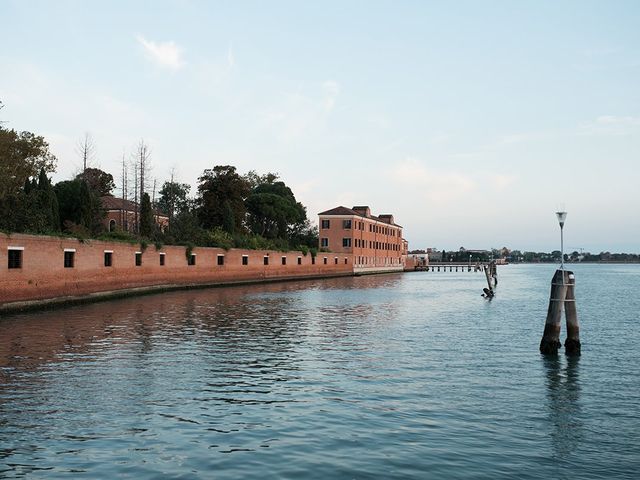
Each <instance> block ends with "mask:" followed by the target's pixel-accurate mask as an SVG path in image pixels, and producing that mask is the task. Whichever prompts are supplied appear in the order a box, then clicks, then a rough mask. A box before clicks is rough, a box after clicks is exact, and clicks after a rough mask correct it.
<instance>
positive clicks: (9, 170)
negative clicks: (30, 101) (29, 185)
mask: <svg viewBox="0 0 640 480" xmlns="http://www.w3.org/2000/svg"><path fill="white" fill-rule="evenodd" d="M55 167H56V157H55V156H54V155H53V154H52V153H51V152H49V144H48V143H47V142H46V141H45V140H44V138H43V137H40V136H37V135H35V134H33V133H31V132H20V133H18V132H16V131H15V130H7V129H5V128H2V127H1V126H0V199H3V198H5V197H7V196H8V195H18V194H19V193H20V191H21V190H22V189H23V187H24V185H25V182H26V181H27V180H28V179H30V178H32V177H35V176H37V175H38V173H39V172H40V171H41V170H43V171H44V172H45V174H47V173H51V172H54V171H55Z"/></svg>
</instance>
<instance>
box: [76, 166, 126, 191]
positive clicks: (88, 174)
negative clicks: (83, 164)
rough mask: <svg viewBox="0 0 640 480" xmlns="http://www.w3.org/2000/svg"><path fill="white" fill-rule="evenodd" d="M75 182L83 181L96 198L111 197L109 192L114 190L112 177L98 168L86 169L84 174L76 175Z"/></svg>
mask: <svg viewBox="0 0 640 480" xmlns="http://www.w3.org/2000/svg"><path fill="white" fill-rule="evenodd" d="M76 180H84V181H85V182H86V183H87V186H88V187H89V190H90V191H91V192H92V193H95V194H96V195H97V196H98V197H104V196H105V195H111V191H112V190H113V189H115V188H116V184H115V182H114V181H113V175H111V174H110V173H107V172H104V171H102V170H100V169H99V168H87V169H85V171H84V172H82V173H80V174H78V175H76Z"/></svg>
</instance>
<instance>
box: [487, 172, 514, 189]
mask: <svg viewBox="0 0 640 480" xmlns="http://www.w3.org/2000/svg"><path fill="white" fill-rule="evenodd" d="M490 181H491V183H492V184H493V186H494V187H495V188H496V189H498V190H504V189H506V188H508V187H509V186H511V185H512V184H513V183H514V182H515V181H516V177H515V175H504V174H496V175H492V176H491V180H490Z"/></svg>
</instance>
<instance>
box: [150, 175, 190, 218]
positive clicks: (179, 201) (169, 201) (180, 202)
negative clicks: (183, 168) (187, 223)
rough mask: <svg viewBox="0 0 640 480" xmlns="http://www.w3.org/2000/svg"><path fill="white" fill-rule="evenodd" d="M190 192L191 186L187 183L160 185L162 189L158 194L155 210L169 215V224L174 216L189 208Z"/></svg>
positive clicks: (165, 183)
mask: <svg viewBox="0 0 640 480" xmlns="http://www.w3.org/2000/svg"><path fill="white" fill-rule="evenodd" d="M190 190H191V185H189V184H188V183H176V182H164V183H163V184H162V188H161V189H160V192H158V195H159V198H158V201H157V202H156V208H157V209H158V210H160V211H161V212H163V213H166V214H167V215H169V223H171V220H172V219H173V218H174V216H175V215H179V214H180V213H182V212H186V211H187V210H189V209H190V208H191V200H190V199H189V191H190Z"/></svg>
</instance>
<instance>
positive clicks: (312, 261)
mask: <svg viewBox="0 0 640 480" xmlns="http://www.w3.org/2000/svg"><path fill="white" fill-rule="evenodd" d="M315 264H316V257H311V265H315Z"/></svg>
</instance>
